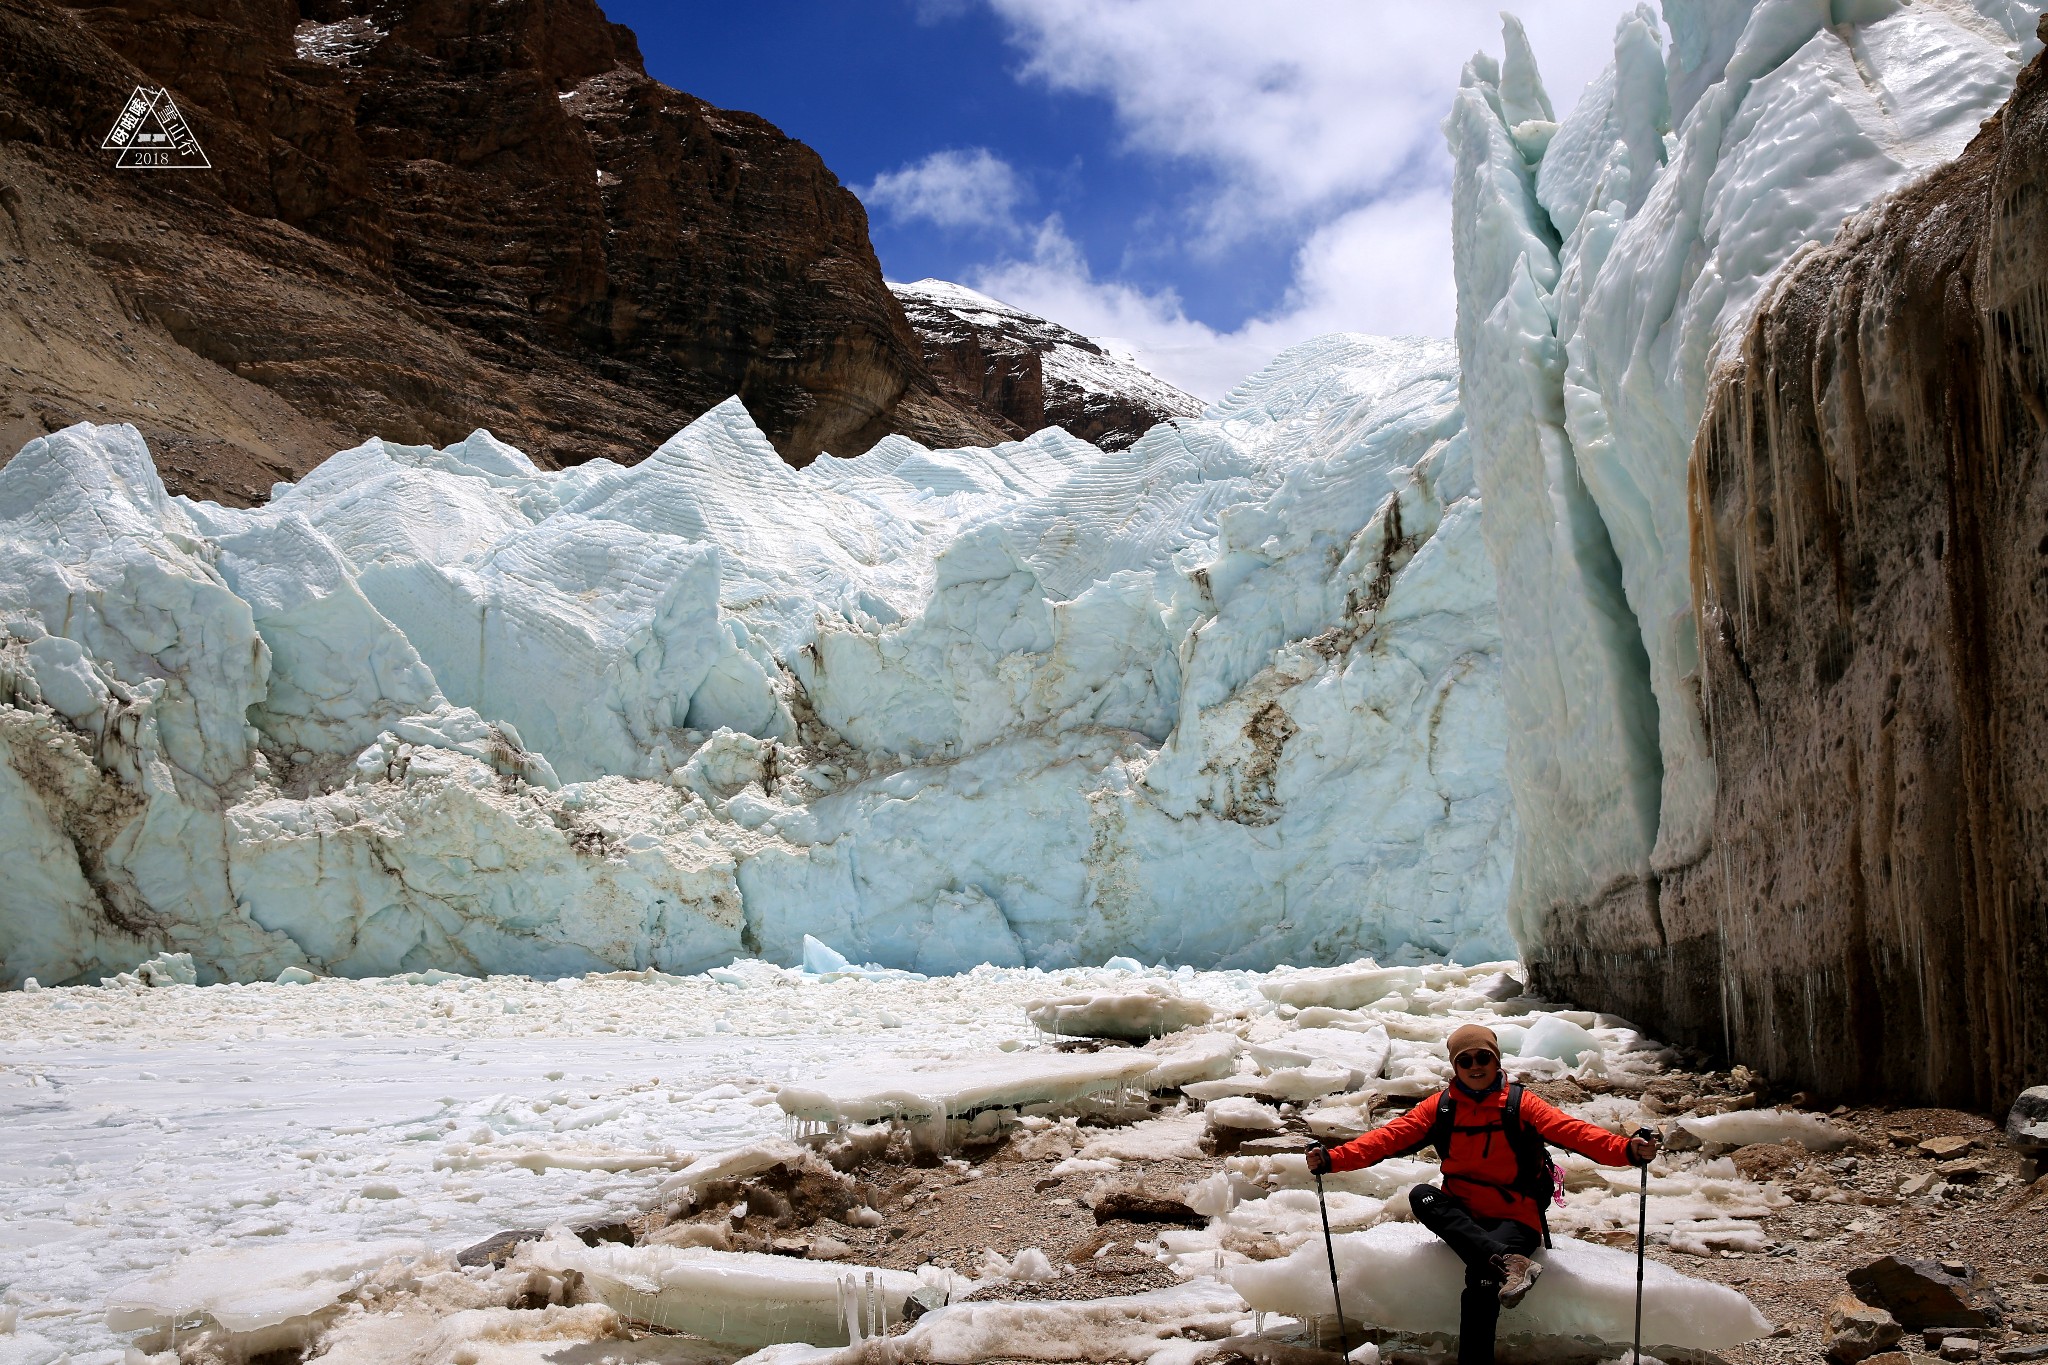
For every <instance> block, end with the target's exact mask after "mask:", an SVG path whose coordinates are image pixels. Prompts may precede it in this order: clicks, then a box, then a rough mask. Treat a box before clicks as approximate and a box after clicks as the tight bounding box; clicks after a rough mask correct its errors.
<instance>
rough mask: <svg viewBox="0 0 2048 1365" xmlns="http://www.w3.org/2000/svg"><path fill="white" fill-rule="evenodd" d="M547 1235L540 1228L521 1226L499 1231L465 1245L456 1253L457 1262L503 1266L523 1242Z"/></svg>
mask: <svg viewBox="0 0 2048 1365" xmlns="http://www.w3.org/2000/svg"><path fill="white" fill-rule="evenodd" d="M545 1236H547V1234H546V1233H545V1232H542V1231H541V1230H540V1229H539V1228H520V1229H517V1230H514V1231H510V1232H497V1233H493V1234H491V1235H490V1236H489V1237H486V1238H484V1239H483V1240H482V1241H481V1242H478V1243H477V1244H476V1245H475V1246H473V1247H465V1248H464V1249H463V1250H461V1251H458V1252H457V1253H455V1264H457V1265H460V1266H484V1265H487V1266H491V1267H493V1268H494V1269H495V1268H496V1267H498V1266H502V1265H504V1264H505V1262H506V1261H508V1260H510V1259H511V1257H512V1252H513V1250H514V1249H515V1248H517V1247H518V1245H519V1244H520V1243H521V1242H538V1241H539V1240H540V1239H541V1238H543V1237H545Z"/></svg>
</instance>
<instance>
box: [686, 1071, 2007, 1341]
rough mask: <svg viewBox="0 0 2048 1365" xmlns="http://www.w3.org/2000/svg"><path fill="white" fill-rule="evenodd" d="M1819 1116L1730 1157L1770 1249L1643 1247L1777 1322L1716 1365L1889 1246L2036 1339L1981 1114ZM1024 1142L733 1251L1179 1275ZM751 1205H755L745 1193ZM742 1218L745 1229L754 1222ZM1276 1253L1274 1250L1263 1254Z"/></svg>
mask: <svg viewBox="0 0 2048 1365" xmlns="http://www.w3.org/2000/svg"><path fill="white" fill-rule="evenodd" d="M1750 1084H1752V1083H1751V1082H1750V1080H1749V1078H1748V1077H1747V1075H1746V1073H1742V1072H1740V1071H1738V1072H1736V1073H1733V1074H1732V1075H1731V1074H1729V1073H1682V1072H1681V1073H1673V1074H1672V1075H1671V1076H1670V1077H1669V1078H1668V1080H1667V1081H1665V1082H1662V1083H1660V1084H1659V1085H1657V1086H1653V1087H1651V1096H1652V1102H1653V1103H1655V1102H1656V1100H1657V1098H1658V1096H1660V1095H1662V1096H1665V1097H1671V1098H1676V1099H1677V1100H1679V1101H1680V1103H1679V1104H1677V1105H1676V1106H1675V1107H1673V1108H1672V1112H1671V1114H1670V1117H1671V1118H1676V1117H1679V1116H1682V1115H1683V1114H1684V1113H1685V1112H1689V1111H1695V1110H1696V1111H1704V1112H1711V1111H1714V1110H1717V1109H1724V1108H1728V1107H1741V1106H1742V1105H1744V1104H1746V1103H1753V1102H1755V1097H1754V1096H1749V1095H1748V1086H1749V1085H1750ZM1594 1085H1595V1086H1596V1088H1597V1086H1598V1083H1597V1082H1595V1083H1594ZM1538 1088H1540V1089H1546V1090H1550V1091H1551V1097H1552V1098H1554V1099H1557V1100H1559V1101H1562V1102H1569V1101H1571V1100H1573V1099H1578V1098H1584V1097H1585V1093H1586V1092H1585V1091H1584V1090H1583V1089H1581V1088H1580V1087H1579V1086H1578V1084H1577V1083H1554V1084H1553V1085H1551V1086H1544V1087H1538ZM1831 1117H1832V1119H1833V1121H1834V1122H1835V1123H1837V1124H1840V1125H1842V1126H1844V1127H1846V1128H1848V1129H1849V1130H1851V1131H1852V1132H1853V1133H1854V1134H1855V1135H1856V1136H1855V1141H1854V1142H1853V1143H1852V1144H1851V1145H1850V1146H1849V1147H1848V1148H1847V1149H1846V1150H1844V1151H1842V1152H1839V1153H1831V1154H1819V1153H1807V1152H1805V1151H1804V1150H1803V1149H1799V1148H1794V1147H1789V1146H1767V1147H1766V1146H1758V1147H1744V1148H1738V1149H1733V1150H1729V1151H1727V1152H1726V1153H1725V1154H1726V1155H1728V1156H1729V1157H1730V1158H1731V1159H1732V1160H1734V1162H1735V1163H1736V1165H1737V1166H1738V1167H1740V1168H1741V1169H1742V1171H1743V1173H1744V1175H1746V1176H1748V1177H1749V1178H1751V1179H1753V1180H1757V1181H1760V1182H1762V1181H1773V1182H1775V1183H1777V1185H1778V1186H1779V1188H1780V1189H1781V1190H1783V1191H1784V1192H1785V1193H1786V1194H1787V1195H1789V1196H1790V1197H1791V1199H1792V1200H1793V1201H1794V1202H1793V1203H1792V1204H1791V1205H1790V1206H1789V1207H1787V1208H1784V1209H1782V1210H1779V1211H1777V1212H1775V1213H1774V1214H1772V1215H1770V1216H1768V1217H1765V1218H1763V1219H1761V1220H1760V1222H1761V1225H1762V1227H1763V1228H1764V1231H1765V1233H1766V1236H1767V1237H1768V1238H1769V1240H1770V1243H1771V1245H1770V1248H1769V1250H1768V1251H1766V1252H1762V1253H1756V1252H1750V1253H1743V1252H1722V1253H1720V1254H1719V1255H1718V1256H1714V1257H1701V1256H1694V1255H1687V1254H1683V1253H1677V1252H1673V1251H1671V1250H1670V1249H1668V1248H1661V1247H1656V1246H1652V1248H1651V1249H1650V1253H1649V1254H1650V1255H1651V1256H1653V1257H1656V1258H1657V1259H1659V1260H1663V1261H1666V1262H1667V1263H1669V1264H1670V1265H1672V1266H1673V1267H1674V1268H1676V1269H1678V1270H1680V1271H1682V1272H1684V1273H1685V1274H1688V1275H1693V1276H1697V1277H1700V1278H1704V1279H1709V1280H1714V1281H1718V1282H1720V1283H1723V1284H1727V1285H1731V1286H1734V1287H1735V1288H1738V1289H1740V1290H1741V1291H1742V1292H1743V1293H1744V1294H1746V1295H1748V1296H1749V1298H1750V1299H1751V1300H1752V1301H1753V1302H1754V1303H1755V1304H1756V1305H1757V1307H1758V1308H1759V1309H1760V1310H1761V1311H1762V1312H1763V1314H1764V1316H1765V1317H1766V1318H1768V1319H1769V1320H1770V1321H1771V1322H1773V1323H1776V1324H1779V1325H1780V1333H1779V1335H1778V1336H1776V1337H1771V1338H1766V1339H1764V1340H1761V1341H1757V1342H1752V1343H1750V1344H1748V1345H1746V1346H1742V1347H1738V1348H1736V1349H1734V1350H1732V1351H1729V1352H1727V1353H1726V1355H1725V1357H1724V1358H1725V1359H1726V1360H1727V1361H1728V1362H1729V1365H1780V1363H1781V1362H1786V1361H1793V1360H1799V1361H1808V1360H1820V1359H1823V1350H1824V1346H1825V1337H1824V1323H1823V1319H1824V1316H1825V1314H1826V1311H1827V1307H1828V1304H1829V1303H1830V1302H1831V1301H1832V1300H1833V1299H1834V1298H1835V1297H1836V1296H1837V1295H1840V1294H1843V1293H1846V1292H1847V1284H1846V1282H1845V1279H1844V1276H1845V1275H1846V1273H1847V1272H1848V1271H1850V1270H1852V1269H1854V1268H1856V1267H1858V1266H1861V1265H1864V1264H1866V1263H1868V1262H1869V1261H1872V1260H1874V1259H1876V1258H1877V1257H1879V1256H1881V1255H1884V1254H1886V1253H1888V1252H1897V1253H1899V1254H1901V1255H1908V1256H1919V1257H1928V1258H1932V1259H1935V1260H1947V1261H1962V1262H1965V1263H1968V1264H1970V1265H1972V1266H1974V1267H1975V1268H1976V1270H1977V1272H1978V1274H1979V1275H1980V1276H1981V1277H1983V1278H1984V1279H1986V1280H1988V1281H1989V1282H1990V1283H1991V1284H1992V1285H1993V1286H1994V1287H1995V1288H1996V1289H1997V1291H1998V1293H1999V1294H2000V1296H2001V1297H2002V1298H2003V1299H2004V1301H2005V1303H2006V1306H2007V1309H2008V1313H2007V1319H2006V1326H2005V1327H2004V1328H2002V1329H1993V1330H1987V1331H1985V1332H1984V1333H1982V1334H1981V1335H1982V1342H1981V1347H1982V1350H1983V1352H1984V1357H1985V1359H1986V1360H1987V1362H1988V1361H1990V1359H1991V1357H1992V1355H1993V1353H1994V1352H1996V1351H1997V1350H1998V1349H2000V1348H2002V1347H2007V1346H2013V1345H2034V1344H2043V1343H2048V1179H2038V1180H2037V1179H2035V1178H2034V1177H2035V1173H2034V1172H2033V1171H2032V1169H2031V1167H2030V1166H2029V1164H2028V1163H2027V1162H2025V1161H2024V1160H2023V1159H2022V1158H2020V1157H2019V1156H2017V1155H2016V1154H2015V1153H2013V1152H2012V1151H2011V1150H2010V1149H2009V1148H2008V1147H2007V1146H2006V1144H2005V1142H2004V1140H2003V1137H2002V1135H2001V1133H2000V1132H1999V1129H1998V1126H1997V1125H1996V1124H1994V1123H1992V1122H1991V1121H1990V1120H1989V1119H1987V1118H1985V1117H1983V1116H1982V1115H1977V1114H1968V1113H1961V1112H1957V1111H1953V1110H1941V1109H1882V1108H1860V1109H1848V1110H1838V1111H1836V1112H1835V1113H1834V1114H1833V1115H1832V1116H1831ZM1944 1137H1945V1138H1955V1139H1964V1140H1968V1141H1969V1143H1970V1145H1969V1146H1968V1148H1967V1149H1965V1150H1963V1151H1960V1152H1956V1153H1948V1154H1943V1155H1934V1154H1930V1153H1928V1152H1926V1151H1924V1150H1922V1149H1921V1147H1920V1146H1919V1144H1920V1143H1921V1142H1923V1141H1925V1140H1927V1139H1931V1138H1944ZM1020 1145H1021V1144H1019V1143H1015V1142H1011V1143H1005V1144H1000V1145H997V1146H995V1147H993V1148H987V1149H982V1150H979V1151H970V1152H967V1153H963V1154H962V1158H964V1159H962V1158H955V1159H950V1160H946V1161H943V1162H930V1161H926V1162H924V1163H922V1164H920V1163H918V1162H914V1161H912V1160H910V1159H909V1154H908V1153H907V1152H906V1151H903V1150H900V1148H899V1150H896V1151H893V1152H890V1153H885V1154H881V1155H879V1156H878V1157H877V1158H876V1159H874V1160H871V1161H869V1162H868V1163H867V1164H865V1165H863V1166H861V1167H859V1168H858V1170H857V1171H856V1172H855V1174H856V1177H857V1179H858V1181H859V1182H860V1184H859V1190H860V1192H861V1197H863V1198H865V1199H867V1200H868V1201H869V1202H870V1204H871V1206H872V1207H873V1208H875V1209H876V1210H877V1211H878V1212H879V1213H880V1214H881V1216H882V1224H881V1226H878V1227H873V1228H863V1227H855V1226H849V1225H846V1224H844V1223H841V1222H839V1221H837V1220H834V1219H826V1220H824V1221H814V1220H813V1221H807V1215H805V1214H804V1212H803V1211H802V1210H801V1209H796V1210H792V1216H791V1217H789V1218H786V1219H783V1220H781V1226H777V1227H768V1226H762V1225H761V1220H760V1219H758V1218H751V1219H748V1220H745V1221H743V1222H742V1223H741V1224H740V1225H739V1228H740V1231H739V1234H738V1240H737V1241H736V1242H735V1245H736V1246H742V1247H752V1248H755V1249H761V1250H767V1249H771V1247H773V1246H774V1243H775V1239H776V1238H778V1237H780V1238H781V1239H782V1242H781V1246H780V1247H779V1248H776V1249H781V1250H785V1251H791V1252H795V1253H797V1254H801V1253H802V1249H803V1247H805V1246H807V1245H809V1244H810V1243H811V1242H814V1241H816V1240H817V1239H818V1238H820V1237H824V1236H829V1237H830V1238H832V1239H833V1240H836V1241H838V1242H841V1243H843V1244H844V1245H845V1247H846V1253H845V1256H846V1259H848V1260H850V1261H853V1262H855V1263H863V1264H872V1265H880V1266H887V1267H891V1268H895V1269H905V1270H907V1269H911V1268H914V1267H916V1266H918V1265H920V1264H923V1263H925V1262H931V1263H933V1264H937V1265H941V1266H947V1267H949V1268H951V1269H954V1270H956V1271H959V1272H961V1273H962V1274H967V1275H980V1274H982V1273H983V1264H982V1263H983V1259H984V1257H985V1255H986V1254H987V1253H988V1252H990V1251H993V1252H995V1253H997V1254H999V1255H1001V1256H1003V1257H1005V1258H1009V1257H1013V1256H1015V1255H1016V1253H1018V1252H1019V1251H1021V1250H1023V1249H1024V1248H1027V1247H1037V1248H1039V1249H1041V1250H1042V1251H1044V1252H1045V1253H1046V1254H1047V1255H1048V1257H1049V1258H1050V1259H1051V1261H1052V1263H1053V1264H1054V1265H1055V1266H1060V1265H1062V1264H1063V1263H1071V1264H1072V1265H1074V1266H1075V1267H1076V1270H1075V1272H1074V1273H1072V1274H1067V1275H1063V1276H1061V1277H1060V1278H1057V1279H1054V1280H1051V1281H1048V1282H1045V1283H1039V1284H1028V1283H1012V1284H1005V1285H998V1286H995V1287H993V1288H991V1289H988V1290H984V1291H982V1292H981V1293H980V1294H978V1295H977V1296H976V1297H977V1299H1085V1298H1097V1297H1105V1296H1111V1295H1118V1294H1132V1293H1139V1292H1142V1291H1144V1290H1147V1289H1154V1288H1159V1287H1163V1286H1165V1285H1170V1284H1172V1283H1174V1276H1173V1275H1172V1274H1171V1273H1170V1272H1169V1271H1167V1270H1166V1269H1164V1268H1163V1267H1161V1266H1159V1265H1157V1264H1155V1263H1154V1261H1153V1259H1152V1256H1151V1255H1150V1253H1149V1251H1147V1250H1145V1249H1143V1247H1142V1244H1144V1243H1147V1242H1149V1241H1151V1239H1153V1238H1155V1237H1156V1236H1157V1235H1158V1233H1159V1231H1160V1227H1161V1225H1160V1224H1157V1223H1136V1222H1130V1221H1126V1220H1122V1219H1113V1220H1111V1221H1108V1222H1106V1223H1102V1224H1098V1223H1097V1221H1096V1218H1095V1216H1094V1214H1093V1212H1092V1211H1091V1209H1090V1207H1089V1205H1088V1203H1087V1197H1088V1195H1089V1192H1090V1191H1091V1189H1093V1188H1094V1187H1095V1186H1096V1185H1097V1183H1098V1182H1099V1181H1102V1180H1103V1179H1104V1178H1105V1177H1104V1176H1103V1175H1102V1174H1100V1173H1097V1172H1086V1173H1073V1174H1067V1175H1054V1174H1052V1170H1053V1168H1054V1167H1055V1166H1056V1165H1057V1164H1058V1158H1056V1157H1036V1156H1033V1155H1030V1154H1029V1153H1028V1150H1027V1151H1026V1152H1020V1150H1019V1147H1020ZM1219 1160H1220V1156H1219V1157H1216V1158H1209V1159H1203V1160H1191V1159H1188V1158H1186V1157H1181V1156H1172V1157H1163V1158H1160V1159H1157V1160H1150V1161H1145V1160H1125V1161H1124V1163H1123V1167H1122V1169H1121V1170H1120V1171H1117V1172H1115V1173H1114V1174H1113V1175H1110V1176H1108V1177H1107V1178H1108V1179H1109V1180H1111V1181H1113V1182H1114V1183H1116V1184H1118V1185H1142V1186H1143V1187H1145V1188H1146V1189H1147V1190H1149V1191H1151V1192H1155V1193H1158V1194H1163V1195H1167V1196H1169V1197H1171V1196H1174V1195H1177V1194H1178V1192H1179V1191H1180V1189H1181V1188H1182V1187H1183V1186H1185V1185H1186V1184H1188V1183H1189V1182H1191V1181H1194V1180H1198V1179H1201V1178H1203V1177H1205V1176H1207V1175H1209V1174H1211V1173H1212V1172H1214V1171H1215V1170H1216V1168H1217V1163H1218V1161H1219ZM1956 1162H1963V1163H1966V1164H1964V1165H1961V1166H1958V1165H1956V1164H1954V1163H1956ZM746 1193H747V1192H746V1191H745V1190H741V1189H735V1190H733V1191H731V1192H729V1194H730V1197H728V1198H726V1199H724V1200H719V1201H713V1202H712V1203H710V1204H708V1205H707V1206H706V1207H705V1208H703V1209H700V1210H698V1211H696V1212H695V1213H693V1214H692V1215H691V1216H692V1219H693V1220H695V1221H700V1222H711V1223H716V1222H719V1221H720V1220H721V1219H725V1218H727V1217H728V1216H729V1211H730V1209H731V1207H732V1205H733V1204H734V1203H736V1202H738V1200H739V1199H740V1198H742V1197H745V1196H746ZM753 1202H754V1204H755V1206H756V1208H759V1207H762V1205H761V1203H760V1199H759V1196H758V1195H757V1196H755V1197H754V1200H753ZM748 1223H753V1224H754V1225H755V1226H754V1227H753V1228H752V1229H749V1228H748ZM1600 1240H1603V1241H1608V1242H1610V1243H1617V1244H1618V1243H1619V1242H1622V1241H1626V1242H1628V1243H1629V1244H1630V1245H1633V1236H1632V1234H1627V1233H1620V1234H1617V1233H1612V1232H1610V1233H1608V1234H1606V1235H1605V1236H1602V1237H1601V1238H1600ZM1278 1249H1279V1248H1278V1245H1277V1243H1276V1244H1275V1246H1274V1248H1273V1250H1274V1252H1275V1253H1277V1251H1278ZM1098 1253H1099V1254H1098ZM2036 1281H2041V1282H2039V1283H2037V1282H2036ZM1937 1344H1938V1343H1937ZM1901 1349H1902V1350H1906V1351H1908V1352H1909V1353H1914V1354H1919V1355H1923V1356H1926V1357H1929V1358H1931V1357H1933V1356H1934V1354H1935V1350H1934V1347H1933V1346H1929V1345H1927V1344H1926V1343H1924V1342H1923V1341H1922V1339H1921V1338H1920V1337H1919V1335H1918V1334H1909V1335H1908V1337H1907V1339H1906V1341H1905V1342H1904V1343H1903V1344H1902V1346H1901ZM1398 1354H1400V1355H1401V1356H1402V1358H1403V1359H1404V1360H1406V1359H1426V1358H1428V1354H1429V1353H1428V1352H1427V1351H1422V1352H1416V1351H1413V1350H1405V1349H1404V1350H1402V1351H1401V1352H1399V1353H1398ZM1916 1365H1932V1361H1931V1359H1930V1360H1928V1361H1926V1362H1916Z"/></svg>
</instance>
